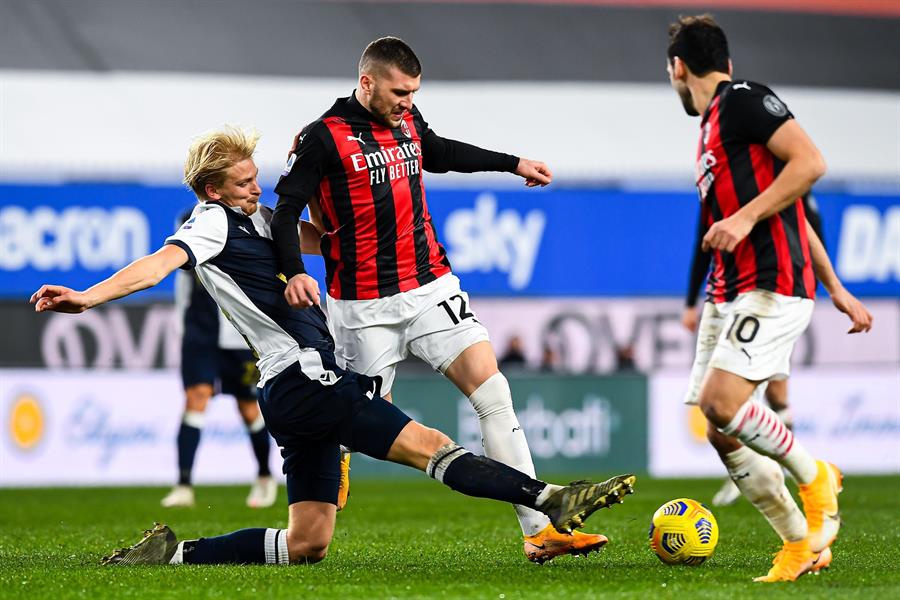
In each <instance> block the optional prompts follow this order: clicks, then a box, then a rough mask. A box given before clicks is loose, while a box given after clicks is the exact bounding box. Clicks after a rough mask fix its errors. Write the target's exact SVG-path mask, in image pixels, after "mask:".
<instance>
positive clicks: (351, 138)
mask: <svg viewBox="0 0 900 600" xmlns="http://www.w3.org/2000/svg"><path fill="white" fill-rule="evenodd" d="M347 141H348V142H359V143H360V144H365V142H364V141H363V139H362V134H359V135H357V136H352V135H348V136H347Z"/></svg>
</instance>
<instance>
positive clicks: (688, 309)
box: [681, 193, 825, 506]
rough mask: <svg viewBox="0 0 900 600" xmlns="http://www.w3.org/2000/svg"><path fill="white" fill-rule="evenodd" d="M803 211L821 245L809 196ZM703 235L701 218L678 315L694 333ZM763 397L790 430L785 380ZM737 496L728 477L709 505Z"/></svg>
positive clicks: (703, 270)
mask: <svg viewBox="0 0 900 600" xmlns="http://www.w3.org/2000/svg"><path fill="white" fill-rule="evenodd" d="M803 210H804V211H805V212H806V219H807V220H808V221H809V223H810V225H812V228H813V231H815V232H816V235H817V236H818V237H819V239H820V240H822V245H823V247H824V245H825V241H824V240H825V237H824V235H823V232H822V218H821V217H820V215H819V211H818V207H817V205H816V201H815V199H814V198H813V195H812V193H809V194H804V196H803ZM705 235H706V224H705V223H704V221H703V218H702V211H701V219H700V223H699V224H698V225H697V236H696V239H695V241H694V256H693V258H692V259H691V272H690V277H689V283H688V291H687V295H686V297H685V306H684V311H683V312H682V315H681V323H682V324H683V325H684V327H685V328H686V329H687V330H688V331H690V332H691V333H696V332H697V323H698V321H699V314H698V310H697V298H698V296H699V295H700V287H701V286H702V285H703V282H704V281H705V280H706V277H707V275H708V274H709V264H710V258H711V257H710V253H709V252H704V251H703V248H702V246H703V236H705ZM765 398H766V402H767V403H768V404H769V407H770V408H771V409H772V410H773V411H775V414H776V415H778V418H779V419H780V420H781V422H782V423H784V425H785V427H787V428H788V429H791V430H793V427H794V422H793V417H792V415H791V408H790V406H788V380H787V378H783V379H782V378H779V379H770V380H769V381H768V382H766V384H765ZM740 497H741V490H740V489H738V487H737V484H735V483H734V481H732V479H731V477H726V478H725V482H724V483H723V484H722V487H721V488H720V489H719V491H718V492H716V493H715V495H714V496H713V498H712V504H713V506H729V505H731V504H734V503H735V502H737V500H738V498H740Z"/></svg>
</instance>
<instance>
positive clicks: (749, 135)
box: [723, 81, 794, 144]
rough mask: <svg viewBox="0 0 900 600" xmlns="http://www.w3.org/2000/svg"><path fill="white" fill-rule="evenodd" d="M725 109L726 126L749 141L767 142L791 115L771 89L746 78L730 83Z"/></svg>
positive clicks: (791, 117)
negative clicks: (745, 79)
mask: <svg viewBox="0 0 900 600" xmlns="http://www.w3.org/2000/svg"><path fill="white" fill-rule="evenodd" d="M724 112H726V113H727V127H726V128H727V129H729V130H731V131H732V132H733V133H735V134H736V135H738V136H739V137H740V138H741V139H743V140H744V141H746V142H748V143H750V144H765V143H767V142H768V141H769V138H770V137H772V134H773V133H775V131H776V130H777V129H778V128H779V127H781V126H782V125H783V124H784V123H785V121H788V120H790V119H793V118H794V115H793V114H792V113H791V111H790V110H788V107H787V105H786V104H785V103H784V102H782V100H781V99H780V98H779V97H778V96H776V95H775V94H774V93H773V92H772V90H770V89H769V88H767V87H766V86H764V85H760V84H758V83H753V82H747V81H738V82H735V83H732V84H731V90H729V93H728V96H727V104H726V107H725V108H724ZM723 120H724V119H723ZM723 125H725V124H724V123H723Z"/></svg>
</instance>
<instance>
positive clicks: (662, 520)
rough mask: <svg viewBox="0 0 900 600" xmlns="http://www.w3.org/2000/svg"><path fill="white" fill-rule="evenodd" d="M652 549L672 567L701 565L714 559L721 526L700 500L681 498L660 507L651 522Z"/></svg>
mask: <svg viewBox="0 0 900 600" xmlns="http://www.w3.org/2000/svg"><path fill="white" fill-rule="evenodd" d="M649 536H650V549H651V550H653V551H654V552H655V553H656V555H657V556H658V557H659V559H660V560H661V561H663V562H664V563H666V564H669V565H700V564H703V561H705V560H706V559H707V558H709V557H710V556H712V553H713V550H715V549H716V543H717V542H718V541H719V526H718V525H717V524H716V518H715V517H714V516H713V514H712V512H710V510H709V509H708V508H706V507H705V506H703V505H702V504H700V503H699V502H697V501H696V500H691V499H690V498H678V499H677V500H670V501H668V502H666V503H665V504H663V505H662V506H660V507H659V508H658V509H657V510H656V512H655V513H653V521H652V522H651V523H650V534H649Z"/></svg>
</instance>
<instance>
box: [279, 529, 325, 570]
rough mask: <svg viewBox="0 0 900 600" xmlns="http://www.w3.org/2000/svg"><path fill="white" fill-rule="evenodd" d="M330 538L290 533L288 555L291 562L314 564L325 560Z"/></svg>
mask: <svg viewBox="0 0 900 600" xmlns="http://www.w3.org/2000/svg"><path fill="white" fill-rule="evenodd" d="M329 542H330V540H327V539H325V538H324V537H322V536H313V537H309V536H299V535H296V536H292V535H290V534H288V556H289V557H290V561H291V564H300V565H302V564H314V563H317V562H321V561H323V560H325V556H327V555H328V545H329Z"/></svg>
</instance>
